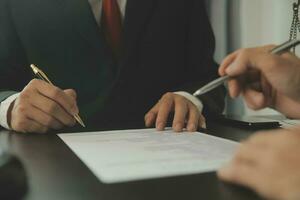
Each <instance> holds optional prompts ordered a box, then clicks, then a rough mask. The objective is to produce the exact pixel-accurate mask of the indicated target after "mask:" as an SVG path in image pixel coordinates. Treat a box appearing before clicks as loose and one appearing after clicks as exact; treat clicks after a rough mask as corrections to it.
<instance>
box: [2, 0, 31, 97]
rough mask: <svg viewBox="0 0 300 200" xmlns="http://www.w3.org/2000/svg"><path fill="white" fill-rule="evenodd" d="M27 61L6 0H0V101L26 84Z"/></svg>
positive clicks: (27, 73)
mask: <svg viewBox="0 0 300 200" xmlns="http://www.w3.org/2000/svg"><path fill="white" fill-rule="evenodd" d="M26 66H28V63H27V61H26V55H25V53H24V50H23V48H22V45H21V42H20V40H19V37H18V34H17V32H16V29H15V27H14V23H13V19H12V15H11V10H10V6H9V1H8V0H0V102H2V101H3V100H5V99H6V98H7V97H9V96H10V95H12V94H15V93H17V92H18V91H21V90H22V89H23V87H24V86H25V85H26V84H27V82H28V81H29V80H28V77H29V72H28V70H27V69H26Z"/></svg>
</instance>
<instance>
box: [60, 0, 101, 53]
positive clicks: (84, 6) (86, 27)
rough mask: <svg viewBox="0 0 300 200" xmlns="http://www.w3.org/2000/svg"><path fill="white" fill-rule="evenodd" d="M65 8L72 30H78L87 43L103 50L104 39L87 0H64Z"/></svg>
mask: <svg viewBox="0 0 300 200" xmlns="http://www.w3.org/2000/svg"><path fill="white" fill-rule="evenodd" d="M65 1H66V2H67V3H66V10H67V12H68V13H67V14H68V16H69V19H70V22H71V23H72V25H73V27H74V31H76V32H78V33H79V34H80V35H81V36H82V37H83V38H84V39H85V40H86V41H87V42H88V43H90V44H91V45H92V46H94V47H95V48H97V49H98V50H103V49H104V48H105V44H106V43H105V40H104V38H103V36H102V35H101V32H100V28H99V27H98V24H97V22H96V20H95V17H94V15H93V13H92V10H91V7H90V5H89V3H88V1H87V0H65Z"/></svg>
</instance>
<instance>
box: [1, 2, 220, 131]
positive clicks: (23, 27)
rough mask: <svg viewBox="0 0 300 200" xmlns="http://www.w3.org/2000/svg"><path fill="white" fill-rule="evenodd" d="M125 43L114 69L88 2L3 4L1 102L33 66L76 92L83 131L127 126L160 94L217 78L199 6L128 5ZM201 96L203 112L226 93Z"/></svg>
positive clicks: (139, 121)
mask: <svg viewBox="0 0 300 200" xmlns="http://www.w3.org/2000/svg"><path fill="white" fill-rule="evenodd" d="M123 41H124V43H123V50H122V57H121V59H120V62H119V63H118V64H116V63H114V62H113V59H112V56H111V53H110V51H109V48H108V47H107V45H106V42H105V40H104V39H103V37H102V33H101V28H99V27H98V26H97V24H96V21H95V18H94V15H93V14H92V11H91V8H90V6H89V4H88V1H87V0H26V1H20V0H0V88H1V92H0V101H1V100H3V99H5V98H7V96H9V95H10V94H12V93H14V92H16V91H21V90H22V88H24V86H25V85H26V84H27V83H28V82H29V81H30V80H31V79H32V72H31V71H30V68H29V64H31V63H34V64H37V65H38V66H40V67H41V68H42V69H43V70H44V71H45V72H46V73H47V74H48V76H49V77H50V79H52V80H53V81H54V83H55V84H56V85H57V86H59V87H61V88H63V89H65V88H73V89H75V90H76V91H77V93H78V104H79V107H80V109H81V112H82V113H81V115H83V118H84V120H85V121H86V122H87V124H88V125H91V124H96V125H97V126H98V128H102V127H111V128H116V127H124V126H125V125H126V126H130V127H131V126H137V125H142V123H143V117H144V114H145V113H146V112H147V111H148V109H150V108H151V107H152V106H153V105H154V104H155V103H156V102H157V101H158V100H159V99H160V97H161V95H163V94H164V93H165V92H169V91H178V90H184V91H188V92H193V91H194V90H196V89H197V88H198V87H200V86H202V85H204V84H205V83H207V82H208V81H210V80H212V79H214V78H216V77H217V65H216V63H215V62H214V60H213V53H214V36H213V33H212V29H211V26H210V24H209V21H208V17H207V15H206V12H205V6H204V1H203V0H184V1H182V0H128V1H127V6H126V16H125V19H124V35H123ZM111 77H113V78H111ZM199 98H200V99H201V100H202V101H203V102H204V105H205V111H204V112H205V113H206V114H209V113H220V112H222V110H223V105H224V101H223V100H224V89H223V88H220V89H219V90H215V91H214V92H211V93H210V94H207V95H204V96H202V97H199Z"/></svg>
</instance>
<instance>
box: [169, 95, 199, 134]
mask: <svg viewBox="0 0 300 200" xmlns="http://www.w3.org/2000/svg"><path fill="white" fill-rule="evenodd" d="M188 111H189V106H188V104H187V102H186V99H185V98H184V97H180V98H177V99H176V100H175V115H174V120H173V130H174V131H176V132H181V131H182V130H183V128H184V125H185V120H186V116H187V113H188ZM197 121H198V120H195V121H194V122H191V123H190V125H193V124H194V125H195V123H196V122H197Z"/></svg>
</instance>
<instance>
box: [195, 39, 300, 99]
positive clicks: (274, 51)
mask: <svg viewBox="0 0 300 200" xmlns="http://www.w3.org/2000/svg"><path fill="white" fill-rule="evenodd" d="M299 44H300V40H290V41H287V42H285V43H283V44H281V45H279V46H277V47H275V48H274V49H272V50H271V51H270V52H271V54H281V53H283V52H286V51H288V50H290V49H291V48H292V47H295V46H297V45H299ZM230 78H231V77H230V76H228V75H226V76H222V77H220V78H217V79H216V80H214V81H211V82H209V83H208V84H206V85H204V86H203V87H201V88H200V89H199V90H197V91H196V92H195V93H194V94H193V95H194V96H199V95H203V94H205V93H207V92H210V91H211V90H213V89H215V88H217V87H219V86H220V85H223V84H224V83H225V82H226V81H227V80H229V79H230Z"/></svg>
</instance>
